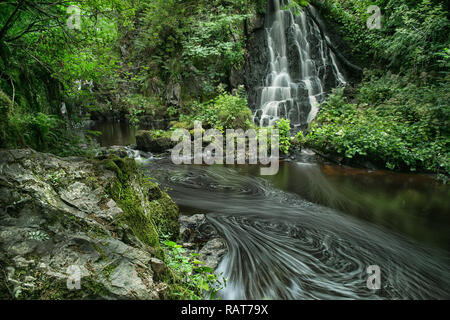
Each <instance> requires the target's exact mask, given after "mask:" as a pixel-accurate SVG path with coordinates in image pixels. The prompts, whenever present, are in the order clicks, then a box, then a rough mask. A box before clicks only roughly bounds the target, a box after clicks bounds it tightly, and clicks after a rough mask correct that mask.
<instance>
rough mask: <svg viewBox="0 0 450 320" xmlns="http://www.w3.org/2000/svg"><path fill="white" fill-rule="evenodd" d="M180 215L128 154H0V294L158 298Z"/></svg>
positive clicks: (161, 294) (162, 293) (163, 289)
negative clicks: (166, 239)
mask: <svg viewBox="0 0 450 320" xmlns="http://www.w3.org/2000/svg"><path fill="white" fill-rule="evenodd" d="M178 212H179V211H178V207H177V206H176V205H175V203H174V202H173V201H172V200H171V199H170V198H169V196H168V195H167V194H166V193H165V192H163V191H162V190H161V189H159V187H158V186H157V185H156V184H154V183H151V182H148V181H144V180H143V179H142V178H140V177H139V176H138V174H137V171H136V167H135V163H134V160H132V159H121V158H118V157H116V158H109V159H106V160H103V161H87V160H85V159H81V158H64V159H63V158H58V157H55V156H52V155H48V154H42V153H37V152H34V151H32V150H11V151H0V299H11V298H13V299H14V298H15V299H161V298H164V297H165V295H166V293H167V290H168V286H167V284H165V283H164V282H162V279H163V278H164V276H163V275H164V272H165V270H166V266H165V265H164V262H162V261H161V260H160V259H161V258H162V250H161V249H160V248H159V240H158V232H164V233H166V234H169V233H170V234H173V237H174V238H175V237H177V235H178V232H179V224H178ZM158 258H159V259H158Z"/></svg>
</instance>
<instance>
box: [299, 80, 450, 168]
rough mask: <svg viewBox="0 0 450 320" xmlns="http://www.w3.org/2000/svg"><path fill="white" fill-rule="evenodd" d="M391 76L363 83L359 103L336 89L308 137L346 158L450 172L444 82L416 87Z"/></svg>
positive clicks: (449, 115)
mask: <svg viewBox="0 0 450 320" xmlns="http://www.w3.org/2000/svg"><path fill="white" fill-rule="evenodd" d="M394 78H395V77H394ZM392 79H393V76H386V77H381V78H379V79H372V80H371V81H367V82H365V83H363V84H362V86H361V88H360V91H359V95H358V96H357V100H358V101H357V103H348V101H347V99H346V98H345V97H344V96H343V90H338V91H336V92H335V93H334V94H333V95H331V96H330V97H329V98H328V100H327V101H326V102H325V103H324V104H323V106H322V110H321V112H320V113H319V115H318V117H317V120H316V122H315V123H314V124H313V126H312V129H311V132H310V133H309V134H308V135H307V137H306V143H307V144H308V145H309V146H311V147H313V148H316V149H319V150H322V151H325V152H330V153H334V154H337V155H340V156H343V157H345V158H346V159H348V160H349V161H350V162H355V163H360V162H362V161H366V160H370V161H372V162H374V163H375V164H378V165H380V166H383V167H385V168H387V169H390V170H394V169H396V170H406V169H408V170H411V171H416V170H422V171H432V172H438V173H446V174H448V173H450V160H449V159H450V157H449V156H450V139H449V132H448V121H449V118H450V110H449V106H448V105H446V102H444V101H445V100H446V99H448V98H449V97H450V93H449V89H448V86H445V85H444V86H443V87H441V88H436V87H434V86H430V87H425V88H419V87H417V86H415V85H412V84H408V85H404V84H402V83H404V82H405V81H404V80H405V79H397V80H392ZM390 81H393V82H390ZM384 82H387V83H384ZM394 82H395V83H396V84H394ZM436 90H439V91H440V92H439V94H438V95H435V92H436ZM446 101H448V100H446ZM439 119H440V120H439Z"/></svg>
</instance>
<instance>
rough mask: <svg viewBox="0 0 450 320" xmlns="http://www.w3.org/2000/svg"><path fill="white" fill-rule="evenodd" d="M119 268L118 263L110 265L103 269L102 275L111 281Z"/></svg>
mask: <svg viewBox="0 0 450 320" xmlns="http://www.w3.org/2000/svg"><path fill="white" fill-rule="evenodd" d="M117 266H118V265H117V264H116V263H111V264H108V265H107V266H106V267H104V268H103V270H102V274H103V275H104V276H105V278H107V279H109V277H110V276H111V274H112V273H113V272H114V270H116V269H117Z"/></svg>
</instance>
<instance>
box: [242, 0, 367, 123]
mask: <svg viewBox="0 0 450 320" xmlns="http://www.w3.org/2000/svg"><path fill="white" fill-rule="evenodd" d="M276 3H277V0H275V1H269V2H268V7H267V14H266V16H265V17H264V16H258V17H254V19H253V20H252V21H254V22H252V23H250V24H249V25H250V26H249V27H248V28H247V29H248V32H247V54H246V59H245V65H244V67H243V69H242V70H241V71H240V72H241V74H242V79H243V83H244V84H245V86H246V88H247V92H248V104H249V107H250V109H252V110H253V111H254V112H255V113H254V117H255V120H256V121H257V122H259V123H260V124H261V125H272V124H273V123H272V122H273V121H271V120H272V118H274V120H276V119H278V118H279V117H282V118H287V119H290V120H291V125H296V126H298V127H300V128H306V126H307V124H308V122H310V121H311V120H312V119H311V118H314V115H310V113H311V112H313V111H312V110H315V113H316V112H317V108H318V107H319V105H320V103H321V102H323V100H324V99H325V97H326V95H327V94H328V93H330V92H331V91H332V89H333V88H336V87H339V86H344V85H349V84H352V83H354V82H358V81H359V79H360V76H361V70H360V69H359V67H357V66H355V65H354V64H352V63H351V62H350V61H349V60H348V58H346V56H348V53H349V52H350V50H349V48H348V46H347V45H346V43H345V42H344V41H343V40H342V39H341V38H340V37H339V35H338V33H337V32H336V31H335V30H333V28H331V27H330V26H329V24H328V23H327V22H326V21H325V20H323V19H322V18H321V17H320V14H319V12H318V10H317V9H316V8H315V7H313V6H309V7H307V8H304V9H303V11H302V12H301V13H300V15H298V16H297V15H293V14H291V13H290V12H289V11H285V10H280V9H279V8H278V7H277V8H278V9H276V8H275V7H274V5H275V4H276ZM274 104H276V105H277V108H276V109H277V110H278V111H277V115H276V116H275V115H274V114H273V113H274V112H273V110H271V109H273V106H274ZM266 107H267V108H266ZM266 118H267V119H266ZM268 118H270V119H269V120H268Z"/></svg>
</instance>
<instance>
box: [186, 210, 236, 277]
mask: <svg viewBox="0 0 450 320" xmlns="http://www.w3.org/2000/svg"><path fill="white" fill-rule="evenodd" d="M179 220H180V238H181V241H183V248H184V249H185V250H186V251H187V252H188V254H190V253H198V254H199V260H201V261H202V262H204V263H205V266H207V267H210V268H212V269H216V268H217V267H218V266H219V263H220V261H221V260H222V258H223V256H224V255H225V254H226V253H227V251H228V249H227V245H226V242H225V240H224V239H222V238H221V237H220V235H219V234H218V233H217V231H216V229H215V228H214V227H213V225H212V224H210V223H209V222H208V220H207V218H206V216H205V215H204V214H196V215H193V216H180V219H179Z"/></svg>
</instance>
